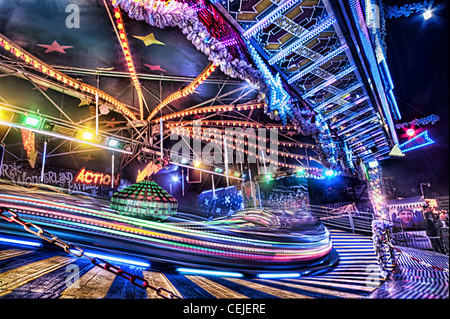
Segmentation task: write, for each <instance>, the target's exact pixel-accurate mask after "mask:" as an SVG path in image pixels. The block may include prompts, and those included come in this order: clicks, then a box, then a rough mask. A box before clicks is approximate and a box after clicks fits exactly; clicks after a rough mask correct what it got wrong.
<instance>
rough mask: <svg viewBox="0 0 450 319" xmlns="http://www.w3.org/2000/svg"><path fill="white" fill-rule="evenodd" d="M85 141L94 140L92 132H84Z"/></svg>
mask: <svg viewBox="0 0 450 319" xmlns="http://www.w3.org/2000/svg"><path fill="white" fill-rule="evenodd" d="M82 137H83V139H84V140H87V141H89V140H92V138H93V137H94V134H92V133H90V132H84V133H83V135H82Z"/></svg>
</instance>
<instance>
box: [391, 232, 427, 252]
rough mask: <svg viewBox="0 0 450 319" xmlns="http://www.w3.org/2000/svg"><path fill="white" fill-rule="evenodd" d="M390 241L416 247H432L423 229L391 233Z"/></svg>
mask: <svg viewBox="0 0 450 319" xmlns="http://www.w3.org/2000/svg"><path fill="white" fill-rule="evenodd" d="M392 243H393V244H394V245H399V246H404V247H412V248H417V249H433V247H432V246H431V242H430V239H429V238H428V236H427V232H426V231H425V230H418V231H403V232H399V233H392Z"/></svg>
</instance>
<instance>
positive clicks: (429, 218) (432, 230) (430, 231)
mask: <svg viewBox="0 0 450 319" xmlns="http://www.w3.org/2000/svg"><path fill="white" fill-rule="evenodd" d="M425 230H426V232H427V236H428V238H429V239H430V242H431V246H432V247H433V250H434V251H435V252H438V253H441V245H440V242H439V237H438V232H437V229H436V226H435V224H434V218H433V213H432V212H430V211H427V212H425Z"/></svg>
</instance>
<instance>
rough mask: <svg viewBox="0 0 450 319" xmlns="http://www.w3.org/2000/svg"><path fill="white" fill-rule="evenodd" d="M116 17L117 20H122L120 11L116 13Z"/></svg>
mask: <svg viewBox="0 0 450 319" xmlns="http://www.w3.org/2000/svg"><path fill="white" fill-rule="evenodd" d="M114 17H115V18H116V19H120V12H119V11H116V13H115V14H114Z"/></svg>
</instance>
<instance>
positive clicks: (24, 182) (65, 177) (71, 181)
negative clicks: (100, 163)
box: [1, 162, 130, 197]
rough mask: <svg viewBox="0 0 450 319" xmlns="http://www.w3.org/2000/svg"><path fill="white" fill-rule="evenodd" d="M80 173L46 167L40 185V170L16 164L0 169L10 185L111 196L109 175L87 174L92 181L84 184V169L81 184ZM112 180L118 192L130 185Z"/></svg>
mask: <svg viewBox="0 0 450 319" xmlns="http://www.w3.org/2000/svg"><path fill="white" fill-rule="evenodd" d="M81 172H83V169H81V170H80V171H78V172H77V171H73V170H70V169H63V168H55V167H47V166H46V168H45V172H44V180H43V183H41V180H40V179H41V171H40V169H30V168H29V167H27V166H25V167H24V166H23V164H21V163H16V162H13V163H8V164H3V165H2V167H1V177H2V178H4V179H6V180H8V181H10V182H11V183H12V184H16V185H20V186H24V187H33V186H38V185H40V184H46V185H51V186H55V187H59V188H61V189H65V190H67V192H68V193H69V194H71V193H83V194H86V195H89V196H92V197H111V196H112V194H113V191H114V190H113V189H112V188H111V180H110V179H109V183H107V182H108V178H107V177H106V176H107V175H109V178H111V176H110V174H102V173H95V172H91V173H92V175H91V174H87V180H88V182H89V181H91V179H92V181H91V182H92V183H86V173H87V172H90V171H89V170H87V169H85V170H84V174H83V176H84V178H85V179H84V183H83V182H81V181H80V180H79V181H78V182H77V181H76V176H77V175H79V177H81V176H82V174H79V173H81ZM95 174H97V175H95ZM96 177H97V178H96ZM114 179H115V187H116V188H117V189H119V190H120V189H122V188H124V187H127V186H129V185H130V183H129V182H127V181H125V180H123V179H121V178H120V175H117V176H115V177H114ZM94 181H96V182H94ZM102 182H103V183H102Z"/></svg>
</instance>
